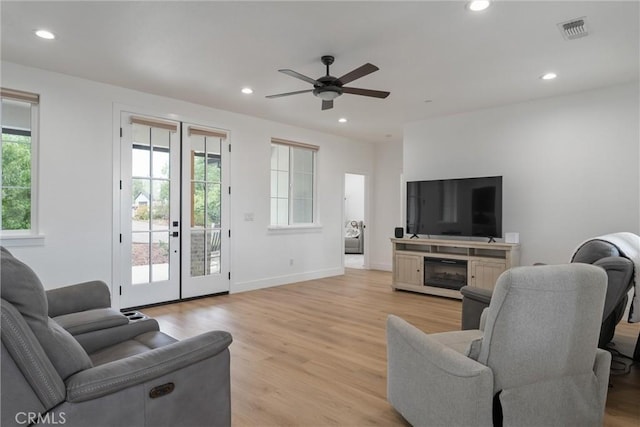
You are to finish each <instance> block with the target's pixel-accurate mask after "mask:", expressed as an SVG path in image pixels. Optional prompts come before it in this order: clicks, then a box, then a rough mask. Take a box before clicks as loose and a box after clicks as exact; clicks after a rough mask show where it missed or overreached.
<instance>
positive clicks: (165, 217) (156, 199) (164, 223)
mask: <svg viewBox="0 0 640 427" xmlns="http://www.w3.org/2000/svg"><path fill="white" fill-rule="evenodd" d="M152 185H153V191H152V193H153V195H152V198H151V226H152V228H153V229H154V230H168V229H169V181H165V180H159V179H155V180H153V182H152Z"/></svg>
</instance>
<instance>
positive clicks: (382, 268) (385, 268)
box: [369, 263, 392, 271]
mask: <svg viewBox="0 0 640 427" xmlns="http://www.w3.org/2000/svg"><path fill="white" fill-rule="evenodd" d="M369 269H371V270H380V271H392V268H391V264H374V263H372V264H369Z"/></svg>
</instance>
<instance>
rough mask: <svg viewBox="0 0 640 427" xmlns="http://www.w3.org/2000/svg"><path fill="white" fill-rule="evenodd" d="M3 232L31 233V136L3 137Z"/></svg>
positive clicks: (5, 135)
mask: <svg viewBox="0 0 640 427" xmlns="http://www.w3.org/2000/svg"><path fill="white" fill-rule="evenodd" d="M3 130H4V129H3ZM2 229H3V230H30V229H31V137H30V136H25V135H17V134H12V133H5V132H3V133H2Z"/></svg>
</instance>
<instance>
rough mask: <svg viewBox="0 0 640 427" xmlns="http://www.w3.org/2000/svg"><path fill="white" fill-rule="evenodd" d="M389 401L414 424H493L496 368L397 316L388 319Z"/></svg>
mask: <svg viewBox="0 0 640 427" xmlns="http://www.w3.org/2000/svg"><path fill="white" fill-rule="evenodd" d="M387 363H388V372H387V399H388V400H389V402H390V403H391V404H392V405H393V406H394V407H395V408H396V409H397V410H398V411H399V412H400V413H401V414H402V415H403V416H404V417H405V418H406V419H407V420H408V421H409V422H410V423H411V424H413V425H475V426H491V425H492V407H493V373H492V372H491V369H490V368H488V367H487V366H484V365H482V364H480V363H478V362H476V361H475V360H472V359H470V358H468V357H466V356H464V355H463V354H460V353H459V352H457V351H455V350H453V349H451V348H449V347H447V346H446V345H444V344H442V343H440V342H438V341H436V340H433V339H431V338H430V337H429V335H427V334H425V333H424V332H422V331H420V330H419V329H417V328H415V327H414V326H412V325H410V324H409V323H407V322H405V321H404V320H402V319H400V318H399V317H396V316H389V318H388V319H387Z"/></svg>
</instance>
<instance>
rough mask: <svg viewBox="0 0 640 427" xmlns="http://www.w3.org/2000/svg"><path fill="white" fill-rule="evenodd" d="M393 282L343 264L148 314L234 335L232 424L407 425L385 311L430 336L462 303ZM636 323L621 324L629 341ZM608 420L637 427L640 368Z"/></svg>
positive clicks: (455, 325)
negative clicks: (342, 270) (390, 358)
mask: <svg viewBox="0 0 640 427" xmlns="http://www.w3.org/2000/svg"><path fill="white" fill-rule="evenodd" d="M390 283H391V275H390V273H387V272H380V271H367V270H355V269H347V272H346V274H345V275H344V276H338V277H331V278H327V279H321V280H312V281H308V282H302V283H296V284H291V285H285V286H279V287H274V288H268V289H263V290H258V291H251V292H245V293H240V294H234V295H222V296H217V297H211V298H204V299H198V300H193V301H188V302H184V303H178V304H171V305H166V306H160V307H154V308H149V309H145V310H143V311H144V312H145V313H146V314H147V315H149V316H152V317H155V318H156V319H158V321H159V322H160V326H161V328H162V330H163V331H164V332H166V333H168V334H170V335H172V336H174V337H176V338H179V339H182V338H187V337H190V336H194V335H197V334H198V333H201V332H204V331H208V330H214V329H222V330H226V331H229V332H231V334H232V335H233V343H232V344H231V347H230V351H231V390H232V391H231V393H232V397H231V402H232V420H233V425H234V426H327V425H335V426H369V425H371V426H405V425H407V423H406V422H405V421H404V420H403V418H402V417H401V416H400V415H398V414H397V413H396V412H395V411H394V410H393V408H391V406H390V405H389V404H388V403H387V401H386V341H385V321H386V317H387V315H388V314H390V313H393V314H396V315H398V316H400V317H402V318H404V319H406V320H407V321H408V322H410V323H412V324H414V325H415V326H417V327H418V328H420V329H422V330H423V331H425V332H428V333H432V332H443V331H451V330H457V329H459V328H460V310H461V302H460V301H456V300H451V299H446V298H440V297H433V296H428V295H420V294H415V293H410V292H403V291H393V290H391V288H390ZM639 329H640V325H638V324H635V325H629V324H627V323H626V322H622V323H621V325H620V326H619V327H618V330H619V331H620V334H621V335H622V336H623V337H626V338H629V339H631V338H633V339H635V337H637V336H638V331H639ZM461 404H464V402H461ZM605 425H606V426H635V427H637V426H640V368H638V367H634V368H633V370H632V372H631V373H630V374H628V375H624V376H613V377H612V386H611V387H610V389H609V399H608V402H607V410H606V418H605Z"/></svg>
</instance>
